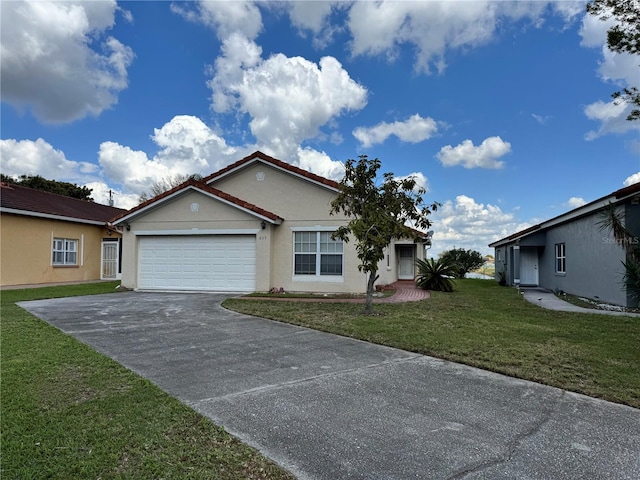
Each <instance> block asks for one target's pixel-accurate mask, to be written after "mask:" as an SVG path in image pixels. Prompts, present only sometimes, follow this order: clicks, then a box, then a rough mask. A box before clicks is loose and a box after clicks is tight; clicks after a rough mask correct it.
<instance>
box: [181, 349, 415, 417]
mask: <svg viewBox="0 0 640 480" xmlns="http://www.w3.org/2000/svg"><path fill="white" fill-rule="evenodd" d="M423 357H424V355H419V354H416V355H412V356H407V357H402V358H396V359H393V360H385V361H384V362H377V363H372V364H370V365H363V366H359V367H356V368H346V369H342V370H336V371H334V372H327V373H321V374H319V375H312V376H310V377H305V378H298V379H296V380H289V381H286V382H281V383H274V384H270V385H261V386H259V387H255V388H250V389H248V390H243V391H240V392H233V393H227V394H226V395H221V396H218V397H209V398H203V399H200V400H195V401H190V402H187V404H188V405H189V406H192V407H197V406H200V405H203V404H206V403H209V402H216V401H225V400H230V399H233V398H240V397H244V396H248V395H254V394H256V393H265V392H270V391H273V390H279V389H282V388H286V387H290V386H292V385H299V384H304V383H309V382H314V381H316V380H318V379H321V378H331V377H339V376H341V375H345V374H348V373H353V372H358V371H361V370H367V369H374V368H378V367H384V366H387V365H394V364H398V363H405V362H410V361H413V360H418V359H421V358H423Z"/></svg>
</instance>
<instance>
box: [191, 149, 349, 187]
mask: <svg viewBox="0 0 640 480" xmlns="http://www.w3.org/2000/svg"><path fill="white" fill-rule="evenodd" d="M256 162H262V163H266V164H268V165H271V166H273V167H275V168H277V169H278V170H282V171H284V172H287V173H289V174H293V175H295V176H297V177H299V178H302V179H303V180H306V181H309V182H312V183H315V184H317V185H321V186H323V187H328V188H330V189H332V190H335V191H338V190H340V184H339V183H338V182H336V181H334V180H329V179H328V178H325V177H321V176H320V175H316V174H315V173H311V172H309V171H307V170H303V169H302V168H299V167H295V166H293V165H291V164H290V163H287V162H283V161H282V160H278V159H277V158H273V157H270V156H269V155H266V154H264V153H262V152H261V151H259V150H258V151H256V152H254V153H252V154H251V155H248V156H246V157H244V158H243V159H241V160H238V161H237V162H235V163H232V164H231V165H228V166H226V167H224V168H223V169H221V170H218V171H217V172H214V173H212V174H211V175H209V176H208V177H205V178H203V179H202V180H203V181H204V182H205V183H206V184H210V183H213V182H215V181H217V180H219V179H221V178H224V177H226V176H228V175H231V174H233V173H235V172H237V171H238V170H241V169H242V168H245V167H247V166H249V165H251V164H253V163H256Z"/></svg>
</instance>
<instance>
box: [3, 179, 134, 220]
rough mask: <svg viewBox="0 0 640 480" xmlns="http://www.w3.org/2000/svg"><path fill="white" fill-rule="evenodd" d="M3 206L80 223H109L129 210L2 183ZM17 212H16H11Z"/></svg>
mask: <svg viewBox="0 0 640 480" xmlns="http://www.w3.org/2000/svg"><path fill="white" fill-rule="evenodd" d="M0 207H2V210H3V211H5V209H10V210H12V211H16V212H15V213H19V214H23V215H29V214H30V213H29V212H31V213H32V214H35V215H34V216H40V215H38V214H44V215H52V216H56V217H66V218H71V219H76V220H78V221H89V222H102V223H106V222H108V221H109V220H110V219H111V218H113V217H114V216H115V215H118V214H120V213H122V212H124V211H126V210H123V209H121V208H116V207H110V206H108V205H102V204H100V203H95V202H89V201H86V200H79V199H77V198H71V197H66V196H64V195H58V194H56V193H50V192H44V191H42V190H34V189H33V188H28V187H23V186H21V185H15V184H8V183H0ZM11 213H14V212H11Z"/></svg>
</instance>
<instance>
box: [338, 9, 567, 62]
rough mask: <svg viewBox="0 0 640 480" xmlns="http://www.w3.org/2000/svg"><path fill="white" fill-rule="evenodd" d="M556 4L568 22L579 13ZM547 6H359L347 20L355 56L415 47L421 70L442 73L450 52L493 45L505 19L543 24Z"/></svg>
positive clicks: (554, 11) (393, 53)
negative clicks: (491, 43)
mask: <svg viewBox="0 0 640 480" xmlns="http://www.w3.org/2000/svg"><path fill="white" fill-rule="evenodd" d="M572 3H576V4H577V3H579V2H572ZM551 5H552V8H551V13H552V14H556V15H559V16H561V17H562V18H563V19H565V21H571V19H572V18H573V17H574V16H575V15H576V13H577V10H576V6H575V5H572V6H571V7H569V6H568V5H564V6H557V5H558V4H555V3H551ZM548 6H549V3H548V2H495V1H474V2H398V1H387V0H384V1H378V2H355V3H354V4H353V6H352V7H351V10H350V14H349V21H348V26H349V29H350V30H351V34H352V36H353V40H352V42H351V45H350V46H351V52H352V54H353V55H354V56H358V55H381V54H382V55H386V56H387V58H389V59H390V60H394V59H395V57H396V56H397V55H398V52H399V48H398V47H399V46H400V45H403V44H411V45H413V46H414V47H415V48H414V50H415V52H416V59H415V69H416V71H418V72H424V73H431V72H432V71H433V70H434V68H435V70H436V71H437V72H438V73H442V72H443V71H444V69H445V67H446V62H445V55H446V54H447V53H448V51H450V50H457V49H468V48H474V47H478V46H480V45H484V44H487V43H489V42H490V41H491V40H492V39H493V38H494V36H495V34H496V30H497V27H498V26H499V25H500V24H501V23H504V22H506V21H516V20H520V19H530V20H531V22H532V24H533V25H534V26H540V25H541V24H542V19H543V15H544V14H546V13H547V12H548Z"/></svg>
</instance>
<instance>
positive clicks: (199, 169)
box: [0, 0, 640, 255]
mask: <svg viewBox="0 0 640 480" xmlns="http://www.w3.org/2000/svg"><path fill="white" fill-rule="evenodd" d="M0 9H1V11H0V21H1V25H0V27H1V30H0V36H1V56H0V62H1V64H0V82H1V83H0V89H1V90H0V96H1V100H2V102H1V111H0V115H1V117H0V137H1V140H0V160H1V171H2V173H4V174H5V175H11V176H19V175H23V174H27V175H41V176H43V177H45V178H49V179H55V180H59V181H67V182H72V183H77V184H78V185H86V186H87V187H89V188H92V189H93V198H94V200H95V201H97V202H100V203H107V202H108V198H109V197H108V195H109V194H108V192H109V190H111V191H112V192H113V198H114V202H115V206H118V207H122V208H131V207H133V206H135V205H136V204H137V203H138V198H139V196H140V194H141V193H143V192H147V191H149V188H150V186H151V184H153V183H154V182H157V181H160V180H162V179H163V178H166V177H168V176H171V175H175V174H194V173H198V174H201V175H208V174H210V173H213V172H214V171H217V170H218V169H220V168H222V167H224V166H226V165H228V164H230V163H233V162H235V161H237V160H239V159H241V158H243V157H245V156H247V155H249V154H250V153H252V152H254V151H256V150H260V151H262V152H264V153H266V154H268V155H272V156H274V157H276V158H278V159H280V160H284V161H287V162H289V163H291V164H293V165H297V166H299V167H301V168H303V169H306V170H309V171H311V172H313V173H316V174H319V175H322V176H325V177H328V178H331V179H334V180H338V181H339V180H340V179H341V178H342V174H343V172H344V170H343V164H344V162H345V161H346V160H347V159H357V158H358V157H359V156H360V155H367V156H369V157H370V158H379V159H380V160H381V162H382V167H381V171H380V172H381V173H384V172H392V173H393V174H394V175H396V176H398V177H405V176H408V175H413V176H415V177H416V179H417V180H418V183H419V184H420V185H421V186H423V187H424V188H425V189H426V191H427V192H426V194H425V195H424V200H425V202H427V203H432V202H439V203H440V204H441V207H440V208H439V209H438V211H437V212H436V213H434V214H433V215H431V217H430V219H431V221H432V222H433V225H432V227H431V229H432V230H433V231H434V235H433V247H432V250H431V252H430V253H431V255H434V254H437V253H439V252H441V251H443V250H447V249H450V248H454V247H455V248H470V249H474V250H478V251H480V252H482V253H483V254H487V253H492V252H491V249H489V248H488V244H489V243H490V242H492V241H495V240H497V239H500V238H502V237H504V236H506V235H509V234H511V233H514V232H516V231H518V230H520V229H523V228H526V227H528V226H530V225H534V224H536V223H539V222H541V221H544V220H547V219H549V218H552V217H555V216H557V215H560V214H562V213H564V212H566V211H569V210H571V209H573V208H576V207H579V206H580V205H582V204H584V203H585V202H590V201H593V200H595V199H597V198H600V197H602V196H605V195H607V194H609V193H611V192H613V191H615V190H617V189H619V188H622V187H624V186H626V185H630V184H632V183H636V182H639V181H640V121H636V122H629V121H627V120H626V116H627V114H628V111H629V108H630V107H629V106H628V105H624V104H620V105H618V104H615V103H613V101H612V99H611V93H613V92H614V91H616V90H618V89H620V88H621V87H631V86H640V59H639V57H638V56H635V57H633V56H631V55H628V54H614V53H612V52H610V51H609V50H608V49H607V48H606V45H605V42H606V30H607V29H608V28H609V27H610V26H611V24H610V23H609V22H603V21H600V20H598V19H597V18H595V17H593V16H590V15H586V14H585V3H584V2H574V1H556V2H547V1H531V2H527V1H517V2H516V1H447V2H444V1H440V2H437V1H426V0H425V1H375V2H374V1H360V2H346V1H340V2H332V1H298V2H289V1H272V2H253V1H202V2H196V1H175V2H170V1H137V2H117V3H116V2H115V1H90V2H73V1H71V2H64V3H63V2H45V1H37V2H22V1H11V0H9V1H2V2H1V3H0Z"/></svg>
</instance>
